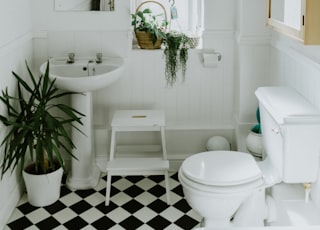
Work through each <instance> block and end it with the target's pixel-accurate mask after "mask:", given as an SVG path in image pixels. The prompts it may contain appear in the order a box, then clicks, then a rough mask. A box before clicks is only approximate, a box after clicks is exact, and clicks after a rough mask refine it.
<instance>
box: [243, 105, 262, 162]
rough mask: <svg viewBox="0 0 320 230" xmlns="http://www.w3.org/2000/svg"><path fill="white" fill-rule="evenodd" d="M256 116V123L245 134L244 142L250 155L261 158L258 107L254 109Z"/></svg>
mask: <svg viewBox="0 0 320 230" xmlns="http://www.w3.org/2000/svg"><path fill="white" fill-rule="evenodd" d="M256 118H257V121H258V123H257V124H255V125H254V126H253V127H252V128H251V132H250V133H249V135H248V136H247V140H246V144H247V149H248V150H249V152H250V153H252V155H254V156H256V157H260V158H261V157H262V153H263V145H262V131H261V124H260V110H259V107H258V108H257V109H256Z"/></svg>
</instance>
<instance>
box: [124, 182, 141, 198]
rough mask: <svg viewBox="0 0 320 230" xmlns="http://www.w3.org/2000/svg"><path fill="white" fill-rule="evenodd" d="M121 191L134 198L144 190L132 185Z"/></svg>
mask: <svg viewBox="0 0 320 230" xmlns="http://www.w3.org/2000/svg"><path fill="white" fill-rule="evenodd" d="M123 192H124V193H126V194H127V195H129V196H131V197H133V198H134V197H136V196H139V195H140V194H141V193H143V192H144V190H143V189H141V188H140V187H138V186H136V185H132V186H130V187H129V188H127V189H125V190H123Z"/></svg>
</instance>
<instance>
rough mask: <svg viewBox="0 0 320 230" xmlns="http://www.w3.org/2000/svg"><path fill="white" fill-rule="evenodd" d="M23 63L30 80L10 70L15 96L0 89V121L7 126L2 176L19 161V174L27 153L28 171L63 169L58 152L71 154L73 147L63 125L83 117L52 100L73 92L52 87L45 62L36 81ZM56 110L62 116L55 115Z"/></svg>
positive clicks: (40, 172) (2, 144)
mask: <svg viewBox="0 0 320 230" xmlns="http://www.w3.org/2000/svg"><path fill="white" fill-rule="evenodd" d="M26 66H27V70H28V73H29V77H30V80H31V83H30V84H28V83H27V81H25V80H23V78H22V77H20V76H19V75H18V74H16V73H15V72H12V73H13V76H14V77H15V79H16V80H17V82H18V86H17V91H18V92H17V96H10V95H9V93H8V89H5V90H2V95H1V96H0V100H1V101H2V102H3V104H4V105H5V108H6V114H4V115H0V121H1V122H2V123H3V124H4V125H5V126H6V127H7V133H6V135H5V137H4V139H3V140H2V142H1V146H4V150H3V153H1V154H3V157H2V158H3V160H2V162H1V175H2V176H3V175H4V174H5V173H6V172H7V171H8V170H10V171H11V172H12V171H13V170H14V169H15V168H16V167H17V166H18V165H19V164H20V173H22V170H23V167H24V164H25V162H26V161H27V159H28V155H29V156H30V159H31V161H33V162H34V164H33V166H34V167H33V171H34V172H31V173H32V174H37V175H39V174H45V173H49V172H52V171H55V170H56V169H57V168H60V167H63V168H64V160H63V157H62V151H65V152H66V153H68V154H69V155H71V156H72V157H74V155H73V154H72V152H71V149H73V148H75V146H74V144H73V142H72V140H71V138H70V135H69V133H68V132H67V130H66V126H67V125H71V126H73V127H75V124H76V123H78V124H80V125H82V122H81V118H82V117H83V116H84V115H83V114H82V113H80V112H78V111H77V110H75V109H73V108H72V107H70V106H68V105H65V104H60V103H57V102H55V100H56V99H59V98H63V97H65V96H67V95H70V94H74V93H72V92H60V91H59V90H58V89H57V88H56V87H55V86H54V82H55V81H50V79H49V61H48V63H47V67H46V71H45V73H44V74H42V75H41V76H40V78H39V80H38V81H36V78H35V77H34V75H33V74H32V72H31V70H30V68H29V67H28V64H27V63H26ZM25 95H27V96H25ZM14 104H16V105H17V106H13V105H14ZM15 107H17V108H15ZM58 113H60V114H61V115H62V116H58V115H55V114H58ZM76 128H77V127H76ZM77 129H78V128H77ZM78 130H79V129H78ZM79 131H80V132H81V130H79ZM29 173H30V172H29Z"/></svg>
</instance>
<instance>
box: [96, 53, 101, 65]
mask: <svg viewBox="0 0 320 230" xmlns="http://www.w3.org/2000/svg"><path fill="white" fill-rule="evenodd" d="M101 62H102V53H96V63H101Z"/></svg>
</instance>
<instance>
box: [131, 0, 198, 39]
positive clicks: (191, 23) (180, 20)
mask: <svg viewBox="0 0 320 230" xmlns="http://www.w3.org/2000/svg"><path fill="white" fill-rule="evenodd" d="M154 2H159V3H160V4H161V5H162V6H163V8H164V9H165V13H166V15H167V20H168V21H169V25H168V28H167V29H168V30H175V31H180V32H185V33H188V34H195V35H201V32H202V28H203V0H156V1H146V0H131V9H132V10H131V11H132V13H135V12H136V9H137V8H139V9H140V10H141V9H145V8H150V9H151V10H152V12H153V13H155V14H158V13H159V14H160V13H163V12H164V10H163V9H162V7H159V6H158V5H157V4H154Z"/></svg>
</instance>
